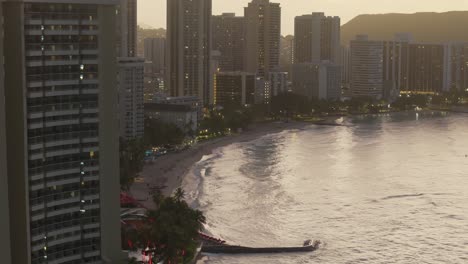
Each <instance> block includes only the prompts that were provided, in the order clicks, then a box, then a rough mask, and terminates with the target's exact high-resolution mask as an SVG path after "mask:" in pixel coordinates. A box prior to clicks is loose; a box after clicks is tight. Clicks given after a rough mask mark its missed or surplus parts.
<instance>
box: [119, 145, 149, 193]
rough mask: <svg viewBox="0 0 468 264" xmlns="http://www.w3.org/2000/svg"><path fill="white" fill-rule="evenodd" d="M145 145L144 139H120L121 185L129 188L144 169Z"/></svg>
mask: <svg viewBox="0 0 468 264" xmlns="http://www.w3.org/2000/svg"><path fill="white" fill-rule="evenodd" d="M144 158H145V145H144V143H143V140H142V139H138V138H134V139H130V140H125V139H122V138H121V139H120V187H121V189H122V190H128V189H129V188H130V186H131V185H132V184H133V182H134V180H135V178H136V177H137V176H138V174H139V173H140V172H141V170H142V169H143V161H144Z"/></svg>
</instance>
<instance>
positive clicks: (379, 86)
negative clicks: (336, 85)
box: [351, 35, 384, 99]
mask: <svg viewBox="0 0 468 264" xmlns="http://www.w3.org/2000/svg"><path fill="white" fill-rule="evenodd" d="M383 92H384V91H383V42H382V41H371V40H369V39H368V37H367V36H364V35H361V36H358V37H357V38H356V39H355V40H352V41H351V93H352V96H354V97H372V98H376V99H381V98H382V97H383Z"/></svg>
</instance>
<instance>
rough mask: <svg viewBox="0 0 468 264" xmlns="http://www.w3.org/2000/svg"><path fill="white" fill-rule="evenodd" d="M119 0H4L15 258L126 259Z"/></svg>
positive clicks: (64, 260) (15, 260) (34, 260)
mask: <svg viewBox="0 0 468 264" xmlns="http://www.w3.org/2000/svg"><path fill="white" fill-rule="evenodd" d="M116 4H117V3H115V2H114V1H109V0H94V1H82V0H67V1H65V0H63V1H62V0H55V1H47V0H34V1H6V2H4V3H3V6H2V7H3V15H4V17H3V20H2V21H3V22H4V34H2V35H3V36H4V49H3V50H5V51H7V52H4V56H2V58H4V65H5V78H4V88H5V98H6V100H5V112H4V113H5V116H6V118H5V126H3V125H2V127H4V128H5V129H6V140H5V141H6V144H3V143H1V145H0V148H5V147H6V154H7V155H6V158H7V164H8V166H7V168H6V169H7V173H6V175H7V176H8V189H9V192H8V199H7V201H8V203H9V219H10V231H11V232H10V236H9V237H5V234H6V233H4V232H2V235H4V236H3V239H2V240H10V244H11V247H10V248H11V258H12V260H11V262H12V263H22V264H23V263H26V264H28V263H31V264H36V263H103V262H104V263H121V262H120V261H121V254H122V252H121V248H120V239H121V238H120V204H119V192H120V185H119V178H118V177H116V175H119V168H118V166H116V164H118V162H119V156H118V133H117V131H118V120H117V115H116V114H115V113H116V109H117V91H116V89H115V87H116V73H117V69H116V58H117V54H116V49H114V48H112V47H115V46H116V43H115V33H116V31H117V30H116V27H115V25H116ZM2 95H3V93H2ZM0 101H1V100H0ZM0 104H1V103H0ZM2 114H3V111H2ZM0 122H2V120H1V118H0ZM2 133H3V130H2V131H1V132H0V138H3V136H2V135H1V134H2ZM1 140H3V139H1ZM0 153H1V152H0ZM2 156H3V154H0V160H1V159H2ZM0 167H1V168H0V170H1V169H4V166H0ZM1 175H2V177H3V175H5V174H4V173H3V172H2V173H1ZM3 186H4V185H3V183H2V187H1V188H4V187H3ZM2 195H4V194H3V191H2ZM2 198H3V197H2ZM1 200H2V204H0V205H2V207H3V201H4V200H3V199H1ZM4 215H5V212H3V213H2V227H1V228H3V221H4V220H3V216H4ZM6 215H7V214H6ZM2 245H3V243H2ZM2 250H3V248H2ZM3 258H4V256H3V255H2V263H4V259H3Z"/></svg>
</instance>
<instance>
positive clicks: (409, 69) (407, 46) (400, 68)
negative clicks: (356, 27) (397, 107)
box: [350, 33, 466, 100]
mask: <svg viewBox="0 0 468 264" xmlns="http://www.w3.org/2000/svg"><path fill="white" fill-rule="evenodd" d="M411 39H412V37H411V35H410V34H403V33H399V34H396V35H395V39H394V40H391V41H374V40H368V39H366V38H364V37H362V36H361V37H359V38H358V39H357V40H353V41H351V50H350V53H351V65H352V67H350V68H351V69H352V70H351V71H350V77H351V80H352V81H351V88H352V94H353V96H368V97H373V98H377V99H386V100H394V99H395V98H396V97H397V96H398V95H399V94H400V93H416V94H437V93H442V92H447V91H450V90H452V89H455V90H463V86H465V85H466V84H465V80H466V77H465V76H466V70H465V69H466V59H465V56H464V55H463V54H464V52H465V51H464V50H465V47H466V44H463V43H451V44H450V43H449V44H439V43H416V42H412V40H411Z"/></svg>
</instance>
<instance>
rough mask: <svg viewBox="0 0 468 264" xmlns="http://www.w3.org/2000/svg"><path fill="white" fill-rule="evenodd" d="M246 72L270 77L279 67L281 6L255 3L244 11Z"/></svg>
mask: <svg viewBox="0 0 468 264" xmlns="http://www.w3.org/2000/svg"><path fill="white" fill-rule="evenodd" d="M244 14H245V20H246V27H245V31H246V33H245V36H246V38H245V57H244V65H245V67H244V70H245V71H246V72H252V73H257V75H258V76H260V77H266V78H267V77H268V73H269V72H271V71H275V70H277V69H278V67H279V59H280V39H281V7H280V4H279V3H270V1H269V0H253V1H252V2H250V3H249V5H248V6H247V7H246V8H244Z"/></svg>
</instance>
